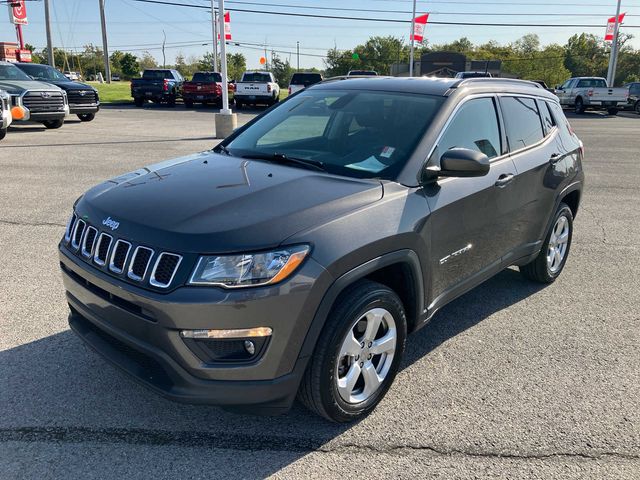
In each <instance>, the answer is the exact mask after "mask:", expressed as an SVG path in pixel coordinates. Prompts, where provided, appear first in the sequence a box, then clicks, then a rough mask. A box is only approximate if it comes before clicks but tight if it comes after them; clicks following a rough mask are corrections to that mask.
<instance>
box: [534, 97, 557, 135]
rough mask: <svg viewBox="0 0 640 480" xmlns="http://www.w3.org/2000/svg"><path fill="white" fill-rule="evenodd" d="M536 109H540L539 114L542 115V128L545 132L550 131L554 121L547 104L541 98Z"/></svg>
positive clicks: (554, 124)
mask: <svg viewBox="0 0 640 480" xmlns="http://www.w3.org/2000/svg"><path fill="white" fill-rule="evenodd" d="M538 109H539V110H540V116H541V117H542V123H543V125H544V129H545V130H546V132H547V133H549V132H550V131H551V129H552V128H553V127H555V126H556V122H555V120H554V119H553V115H552V114H551V111H550V110H549V104H548V103H547V102H544V101H542V100H538Z"/></svg>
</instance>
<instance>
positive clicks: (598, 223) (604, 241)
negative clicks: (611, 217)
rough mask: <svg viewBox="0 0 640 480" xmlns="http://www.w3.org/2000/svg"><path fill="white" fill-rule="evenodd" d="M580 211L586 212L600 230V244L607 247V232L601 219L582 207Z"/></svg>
mask: <svg viewBox="0 0 640 480" xmlns="http://www.w3.org/2000/svg"><path fill="white" fill-rule="evenodd" d="M582 210H583V211H585V212H587V213H588V214H589V215H591V217H592V218H593V221H594V222H595V224H596V226H597V227H598V228H600V231H601V232H602V239H601V242H602V244H604V245H609V242H607V230H606V229H605V228H604V225H603V223H602V219H601V218H600V217H598V216H597V215H596V214H595V213H594V212H592V211H591V210H590V209H588V208H585V207H582Z"/></svg>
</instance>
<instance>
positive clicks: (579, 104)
mask: <svg viewBox="0 0 640 480" xmlns="http://www.w3.org/2000/svg"><path fill="white" fill-rule="evenodd" d="M574 110H575V112H576V113H577V114H583V113H584V110H585V108H584V101H583V100H582V98H580V97H578V98H576V103H575V105H574Z"/></svg>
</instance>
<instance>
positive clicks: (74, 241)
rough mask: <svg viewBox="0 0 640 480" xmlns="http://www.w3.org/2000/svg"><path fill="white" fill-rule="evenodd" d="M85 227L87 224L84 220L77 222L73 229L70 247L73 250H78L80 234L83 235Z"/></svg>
mask: <svg viewBox="0 0 640 480" xmlns="http://www.w3.org/2000/svg"><path fill="white" fill-rule="evenodd" d="M86 226H87V224H86V223H85V221H84V220H78V221H77V222H76V224H75V226H74V227H73V235H72V238H71V246H72V247H73V248H74V250H78V249H79V248H80V241H81V240H82V234H83V233H84V227H86Z"/></svg>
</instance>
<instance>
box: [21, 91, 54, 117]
mask: <svg viewBox="0 0 640 480" xmlns="http://www.w3.org/2000/svg"><path fill="white" fill-rule="evenodd" d="M22 104H23V105H24V106H25V107H27V108H28V109H29V111H31V112H33V113H43V112H63V111H64V96H63V93H62V92H27V93H26V94H25V95H24V97H22Z"/></svg>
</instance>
